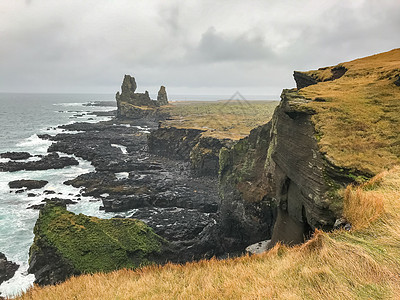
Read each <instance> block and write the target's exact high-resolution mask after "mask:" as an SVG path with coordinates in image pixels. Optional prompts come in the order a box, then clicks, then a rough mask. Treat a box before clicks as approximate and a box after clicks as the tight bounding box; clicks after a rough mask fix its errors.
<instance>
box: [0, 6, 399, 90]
mask: <svg viewBox="0 0 400 300" xmlns="http://www.w3.org/2000/svg"><path fill="white" fill-rule="evenodd" d="M399 28H400V1H398V0H369V1H367V0H351V1H349V0H302V1H298V0H279V1H276V0H275V1H269V0H247V1H243V0H240V1H236V0H218V1H216V0H212V1H211V0H202V1H199V0H198V1H194V0H168V1H166V0H143V1H142V0H136V1H132V0H115V1H112V0H85V1H82V0H57V1H54V0H12V1H10V0H0V92H19V93H21V92H24V93H29V92H37V93H108V94H113V93H115V92H116V91H118V90H119V88H120V85H121V82H122V79H123V76H124V74H130V75H132V76H134V77H135V78H136V82H137V83H138V92H143V91H144V90H149V91H150V92H151V93H155V92H156V91H158V88H159V86H160V85H165V86H166V87H167V92H168V93H169V94H175V95H230V94H233V93H235V92H236V91H239V92H240V93H241V94H243V95H265V96H267V95H273V96H276V97H277V96H279V94H280V92H281V90H282V89H283V88H291V87H294V86H295V83H294V81H293V76H292V74H293V71H294V70H310V69H316V68H319V67H324V66H330V65H336V64H338V63H340V62H345V61H349V60H353V59H356V58H359V57H364V56H368V55H372V54H375V53H379V52H384V51H389V50H391V49H394V48H398V47H400V34H399Z"/></svg>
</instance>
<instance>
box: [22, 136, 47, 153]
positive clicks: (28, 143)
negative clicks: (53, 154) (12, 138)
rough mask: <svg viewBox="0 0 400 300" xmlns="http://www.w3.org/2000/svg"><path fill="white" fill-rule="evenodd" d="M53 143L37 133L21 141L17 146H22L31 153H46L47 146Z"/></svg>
mask: <svg viewBox="0 0 400 300" xmlns="http://www.w3.org/2000/svg"><path fill="white" fill-rule="evenodd" d="M51 144H52V141H49V140H43V139H41V138H39V137H38V136H37V134H33V135H31V136H30V137H28V138H26V139H25V140H23V141H22V142H19V143H18V144H17V145H16V146H17V147H18V148H20V150H24V151H27V152H29V153H31V154H32V153H33V154H45V153H47V148H48V147H49V146H50V145H51Z"/></svg>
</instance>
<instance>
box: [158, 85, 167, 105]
mask: <svg viewBox="0 0 400 300" xmlns="http://www.w3.org/2000/svg"><path fill="white" fill-rule="evenodd" d="M157 104H158V105H159V106H161V105H167V104H168V96H167V91H166V90H165V86H163V85H162V86H161V87H160V90H159V91H158V95H157Z"/></svg>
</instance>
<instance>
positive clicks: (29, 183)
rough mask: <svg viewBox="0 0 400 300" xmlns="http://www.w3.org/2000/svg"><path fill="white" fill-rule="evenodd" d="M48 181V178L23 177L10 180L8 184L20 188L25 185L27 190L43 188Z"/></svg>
mask: <svg viewBox="0 0 400 300" xmlns="http://www.w3.org/2000/svg"><path fill="white" fill-rule="evenodd" d="M48 183H49V182H48V181H46V180H29V179H21V180H14V181H11V182H9V183H8V186H9V187H10V188H12V189H20V188H24V187H25V188H26V189H27V190H32V189H41V188H42V187H44V186H45V185H46V184H48Z"/></svg>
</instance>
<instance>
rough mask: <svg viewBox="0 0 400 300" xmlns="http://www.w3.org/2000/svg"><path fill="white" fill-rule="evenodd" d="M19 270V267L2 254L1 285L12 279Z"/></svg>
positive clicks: (0, 257) (0, 254) (0, 256)
mask: <svg viewBox="0 0 400 300" xmlns="http://www.w3.org/2000/svg"><path fill="white" fill-rule="evenodd" d="M18 268H19V265H17V264H16V263H14V262H12V261H9V260H7V258H6V256H5V255H4V254H3V253H1V252H0V284H2V283H3V282H4V281H7V280H9V279H11V278H12V277H13V276H14V274H15V271H17V270H18Z"/></svg>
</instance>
